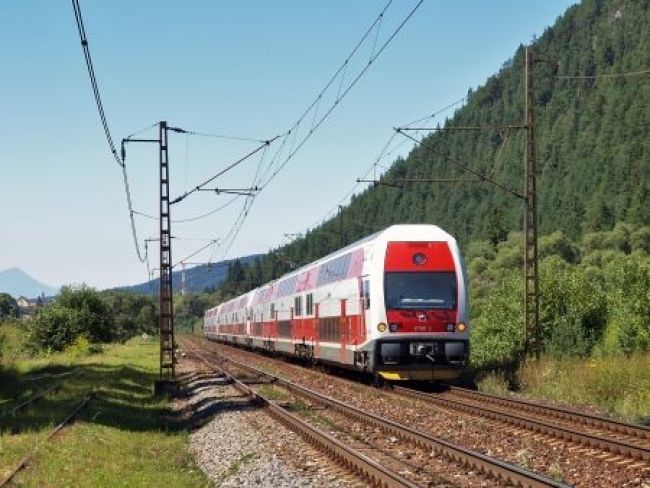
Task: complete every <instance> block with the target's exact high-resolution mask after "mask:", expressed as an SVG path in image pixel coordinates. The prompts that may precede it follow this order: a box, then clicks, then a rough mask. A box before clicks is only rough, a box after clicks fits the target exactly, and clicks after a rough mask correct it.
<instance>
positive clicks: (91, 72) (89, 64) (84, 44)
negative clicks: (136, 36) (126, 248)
mask: <svg viewBox="0 0 650 488" xmlns="http://www.w3.org/2000/svg"><path fill="white" fill-rule="evenodd" d="M72 8H73V9H74V15H75V21H76V23H77V30H78V31H79V39H80V41H81V48H82V50H83V53H84V58H85V61H86V69H87V70H88V76H89V78H90V85H91V87H92V90H93V95H94V97H95V105H96V106H97V112H98V113H99V118H100V120H101V123H102V127H103V128H104V135H105V136H106V141H107V142H108V147H109V148H110V150H111V154H112V155H113V158H115V161H116V162H117V164H118V165H119V166H120V167H121V168H122V180H123V181H124V192H125V194H126V202H127V205H128V208H129V219H130V221H131V234H132V236H133V244H134V245H135V252H136V254H137V255H138V259H139V260H140V262H142V263H144V262H145V259H146V258H145V257H143V255H142V252H141V251H140V244H139V242H138V233H137V229H136V227H135V218H134V217H133V201H132V199H131V189H130V187H129V178H128V175H127V172H126V163H125V162H124V160H123V159H121V158H120V156H119V155H118V154H117V150H116V149H115V143H114V142H113V137H112V136H111V131H110V129H109V126H108V121H107V119H106V113H105V112H104V105H103V104H102V98H101V95H100V93H99V86H98V84H97V78H96V76H95V68H94V66H93V61H92V57H91V55H90V49H89V47H88V38H87V36H86V29H85V27H84V22H83V17H82V16H81V7H80V6H79V0H72ZM143 130H146V129H143Z"/></svg>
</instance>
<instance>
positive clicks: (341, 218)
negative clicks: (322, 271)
mask: <svg viewBox="0 0 650 488" xmlns="http://www.w3.org/2000/svg"><path fill="white" fill-rule="evenodd" d="M343 246H345V238H344V236H343V205H339V247H340V248H343Z"/></svg>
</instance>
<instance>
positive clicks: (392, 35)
mask: <svg viewBox="0 0 650 488" xmlns="http://www.w3.org/2000/svg"><path fill="white" fill-rule="evenodd" d="M423 1H424V0H419V1H418V2H417V3H416V4H415V6H414V7H413V8H412V9H411V10H410V11H409V13H408V14H407V15H406V17H405V18H404V19H403V20H402V22H401V23H400V24H399V25H398V26H397V27H396V28H395V29H394V30H393V32H392V33H391V35H390V36H389V37H388V38H387V39H386V41H384V43H383V44H382V45H381V47H380V48H379V49H378V50H377V52H376V53H373V54H372V56H371V57H370V59H369V60H368V63H367V64H366V65H365V66H364V67H363V69H361V71H360V72H359V73H358V74H357V75H356V76H355V77H354V79H353V80H352V81H351V82H350V84H349V85H348V86H347V88H345V90H343V92H342V93H341V94H340V95H339V96H338V97H337V98H336V99H335V100H334V102H333V103H332V104H331V106H330V107H329V109H328V110H327V111H326V112H325V113H324V115H323V116H322V117H321V118H320V119H319V120H318V122H317V123H316V124H314V125H313V126H312V128H311V129H310V130H309V132H308V133H307V134H306V135H305V136H304V137H303V139H302V140H301V141H300V143H299V144H298V145H297V146H296V147H295V148H294V149H293V150H292V151H291V152H290V153H289V155H288V156H287V157H286V159H285V160H284V162H282V164H280V165H279V166H278V167H277V168H276V169H275V170H274V171H273V173H271V176H269V178H268V179H267V180H266V181H264V182H263V183H262V184H261V185H260V188H261V189H260V191H262V190H264V188H266V187H267V186H268V185H269V184H270V183H271V181H273V179H274V178H275V177H276V176H277V175H278V173H279V172H280V171H282V169H284V167H285V166H286V165H287V164H288V163H289V162H290V161H291V159H292V158H293V157H294V155H295V154H296V153H297V152H298V151H299V150H300V149H301V148H302V146H303V145H304V144H305V143H306V142H307V141H308V140H309V138H310V137H311V136H312V135H313V133H314V132H315V131H316V130H317V129H318V128H319V127H320V126H321V125H322V124H323V122H325V120H327V118H328V117H329V116H330V115H331V113H332V112H333V111H334V109H336V107H337V106H338V105H339V103H340V102H341V101H342V100H343V99H344V98H345V97H346V96H347V94H348V93H349V92H350V91H351V90H352V88H354V87H355V86H356V84H357V83H358V82H359V80H360V79H361V78H362V77H363V75H364V74H365V73H366V72H367V71H368V69H370V66H372V63H373V62H374V61H375V60H376V59H377V58H378V57H379V56H381V54H382V53H383V52H384V51H385V50H386V48H388V46H389V45H390V44H391V42H392V41H393V40H394V39H395V37H396V36H397V34H398V33H399V32H400V31H401V30H402V29H403V28H404V26H405V25H406V23H407V22H408V21H409V20H410V19H411V17H413V15H414V14H415V12H416V11H417V10H418V8H420V6H421V5H422V3H423ZM390 3H391V2H388V4H387V5H386V7H385V8H384V10H383V11H382V13H381V14H380V16H379V17H378V18H377V20H375V22H374V23H373V26H372V27H373V28H374V26H375V25H376V23H377V22H378V21H379V20H380V19H381V18H383V14H384V12H385V10H386V9H387V8H388V6H389V5H390ZM366 37H367V34H366Z"/></svg>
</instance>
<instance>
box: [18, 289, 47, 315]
mask: <svg viewBox="0 0 650 488" xmlns="http://www.w3.org/2000/svg"><path fill="white" fill-rule="evenodd" d="M53 301H54V298H53V297H46V296H45V294H41V296H40V297H38V298H27V297H24V296H22V295H21V296H19V297H18V298H17V299H16V303H17V304H18V313H19V315H20V316H21V317H23V318H27V317H31V316H32V315H33V314H34V312H35V311H36V310H37V309H39V308H41V307H45V306H47V305H49V304H51V303H52V302H53Z"/></svg>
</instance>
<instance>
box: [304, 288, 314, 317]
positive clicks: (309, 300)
mask: <svg viewBox="0 0 650 488" xmlns="http://www.w3.org/2000/svg"><path fill="white" fill-rule="evenodd" d="M313 314H314V295H313V294H311V293H308V294H307V297H306V298H305V315H313Z"/></svg>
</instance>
